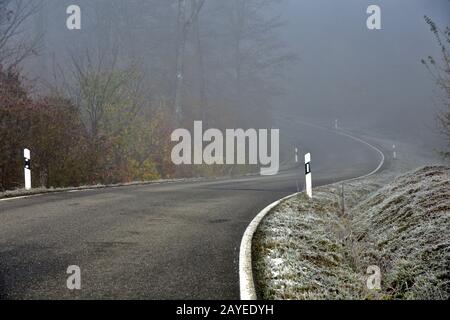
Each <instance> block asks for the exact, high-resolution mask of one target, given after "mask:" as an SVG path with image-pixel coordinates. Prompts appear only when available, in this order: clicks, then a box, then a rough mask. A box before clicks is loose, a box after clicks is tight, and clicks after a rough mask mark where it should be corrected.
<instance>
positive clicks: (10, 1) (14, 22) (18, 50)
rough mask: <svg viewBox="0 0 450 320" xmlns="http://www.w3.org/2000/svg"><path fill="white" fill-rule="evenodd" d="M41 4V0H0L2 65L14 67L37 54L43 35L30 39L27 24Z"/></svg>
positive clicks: (0, 56) (0, 59)
mask: <svg viewBox="0 0 450 320" xmlns="http://www.w3.org/2000/svg"><path fill="white" fill-rule="evenodd" d="M40 4H41V2H40V1H39V0H0V65H3V66H8V67H14V66H17V65H18V64H19V63H20V62H21V61H23V60H24V59H25V58H27V57H29V56H30V55H33V54H37V50H38V45H39V41H40V37H41V36H42V35H39V36H38V37H36V38H35V39H28V38H27V36H26V35H25V30H26V28H25V25H26V23H27V22H28V20H29V19H30V17H32V16H33V15H34V14H35V13H36V12H37V11H38V10H39V7H40Z"/></svg>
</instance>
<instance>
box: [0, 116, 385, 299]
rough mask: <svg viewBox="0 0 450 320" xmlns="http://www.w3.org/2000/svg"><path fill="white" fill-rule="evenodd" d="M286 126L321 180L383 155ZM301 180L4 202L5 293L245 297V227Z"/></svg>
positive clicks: (1, 279) (1, 291)
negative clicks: (72, 284)
mask: <svg viewBox="0 0 450 320" xmlns="http://www.w3.org/2000/svg"><path fill="white" fill-rule="evenodd" d="M284 127H285V128H286V129H282V131H281V134H282V136H283V133H284V137H286V136H289V137H291V138H290V139H289V142H290V143H292V144H295V145H297V146H299V147H300V152H301V155H302V154H303V153H305V152H308V151H310V152H312V170H313V184H314V186H318V185H323V184H328V183H332V182H335V181H338V180H342V179H346V178H351V177H357V176H361V175H364V174H366V173H368V172H370V171H372V170H373V169H374V168H376V167H377V165H378V163H379V161H380V156H379V154H377V153H376V152H375V151H374V150H373V149H371V148H369V147H368V146H367V145H364V144H362V143H360V142H357V141H354V140H352V139H349V138H348V137H345V136H341V135H338V134H336V133H333V132H331V131H326V130H321V129H317V128H312V127H307V126H302V125H299V124H298V123H294V122H289V121H286V123H285V124H284ZM283 130H284V131H283ZM286 133H288V134H286ZM300 160H302V157H300ZM303 177H304V176H303V167H300V168H297V169H291V170H287V171H282V172H280V174H279V175H276V176H270V177H260V176H254V177H245V178H237V179H223V180H214V181H197V182H180V183H164V184H157V185H144V186H129V187H118V188H111V189H99V190H90V191H82V192H73V193H57V194H47V195H41V196H36V197H29V198H23V199H12V200H8V201H0V299H80V298H81V299H92V298H93V299H97V298H100V299H112V298H114V299H115V298H118V299H239V275H238V265H239V263H238V256H239V246H240V241H241V238H242V235H243V233H244V231H245V229H246V227H247V225H248V224H249V223H250V221H251V220H252V219H253V217H254V216H255V215H256V214H257V213H258V212H259V211H260V210H261V209H263V208H264V207H265V206H266V205H268V204H269V203H271V202H273V201H275V200H277V199H279V198H281V197H284V196H286V195H288V194H291V193H294V192H296V191H297V184H298V186H299V187H300V188H303V185H304V183H303ZM69 265H77V266H79V267H80V268H81V286H82V288H81V290H74V291H70V290H68V289H67V287H66V280H67V277H68V275H67V274H66V270H67V267H68V266H69Z"/></svg>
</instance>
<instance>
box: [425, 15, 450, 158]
mask: <svg viewBox="0 0 450 320" xmlns="http://www.w3.org/2000/svg"><path fill="white" fill-rule="evenodd" d="M425 21H426V23H427V24H428V25H429V26H430V29H431V32H433V34H434V36H435V38H436V41H437V43H438V45H439V49H440V51H441V61H440V62H437V61H436V59H435V58H433V57H432V56H429V57H428V58H427V59H426V60H425V59H422V63H423V64H424V65H425V66H426V68H427V69H428V71H429V72H430V74H431V76H432V77H433V79H434V80H435V81H436V83H437V85H438V86H439V87H440V88H441V89H442V91H443V92H444V97H443V98H441V102H442V104H443V105H444V106H445V108H446V110H442V111H441V112H439V114H438V115H437V121H438V125H439V129H440V131H441V133H442V134H443V135H444V136H445V138H446V140H447V145H448V146H450V52H449V49H448V45H449V44H450V28H449V27H446V28H445V30H441V29H440V28H438V26H437V25H436V23H435V22H434V21H433V20H432V19H431V18H430V17H427V16H425ZM441 153H442V155H443V156H444V158H446V159H450V151H449V150H446V151H442V152H441Z"/></svg>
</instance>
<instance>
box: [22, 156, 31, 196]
mask: <svg viewBox="0 0 450 320" xmlns="http://www.w3.org/2000/svg"><path fill="white" fill-rule="evenodd" d="M23 157H24V158H25V164H24V171H25V190H30V189H31V155H30V149H23Z"/></svg>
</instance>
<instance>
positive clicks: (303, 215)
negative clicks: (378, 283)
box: [253, 166, 450, 299]
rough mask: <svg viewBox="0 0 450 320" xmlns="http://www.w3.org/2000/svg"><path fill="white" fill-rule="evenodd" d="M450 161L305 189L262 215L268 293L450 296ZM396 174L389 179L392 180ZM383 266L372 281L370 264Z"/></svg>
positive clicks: (260, 245)
mask: <svg viewBox="0 0 450 320" xmlns="http://www.w3.org/2000/svg"><path fill="white" fill-rule="evenodd" d="M449 171H450V168H449V167H445V166H431V167H423V168H421V169H419V170H416V171H414V172H410V173H406V174H403V175H401V176H400V177H398V178H396V179H393V178H392V173H385V174H379V175H376V176H373V177H370V178H366V179H363V180H357V181H353V182H349V183H345V185H344V190H345V193H344V194H345V206H344V207H345V209H344V210H343V209H342V199H341V197H340V193H341V189H340V188H341V184H335V185H331V186H326V187H320V188H317V189H316V190H315V194H314V199H313V200H308V199H306V198H305V196H303V195H301V196H297V197H295V198H291V199H290V200H288V201H285V202H283V203H282V204H280V205H279V206H278V207H276V208H275V209H274V210H273V211H272V212H271V213H270V214H269V215H268V216H266V218H265V219H264V220H263V221H262V223H261V225H260V226H259V229H258V230H257V232H256V234H255V237H254V241H253V261H254V269H255V280H256V286H257V290H258V295H259V297H260V298H263V299H448V298H450V177H449V175H450V173H449ZM387 181H389V183H387ZM370 265H377V266H379V267H380V268H381V272H382V288H381V290H380V291H376V290H369V289H367V287H366V280H367V277H368V275H366V270H367V267H368V266H370Z"/></svg>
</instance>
